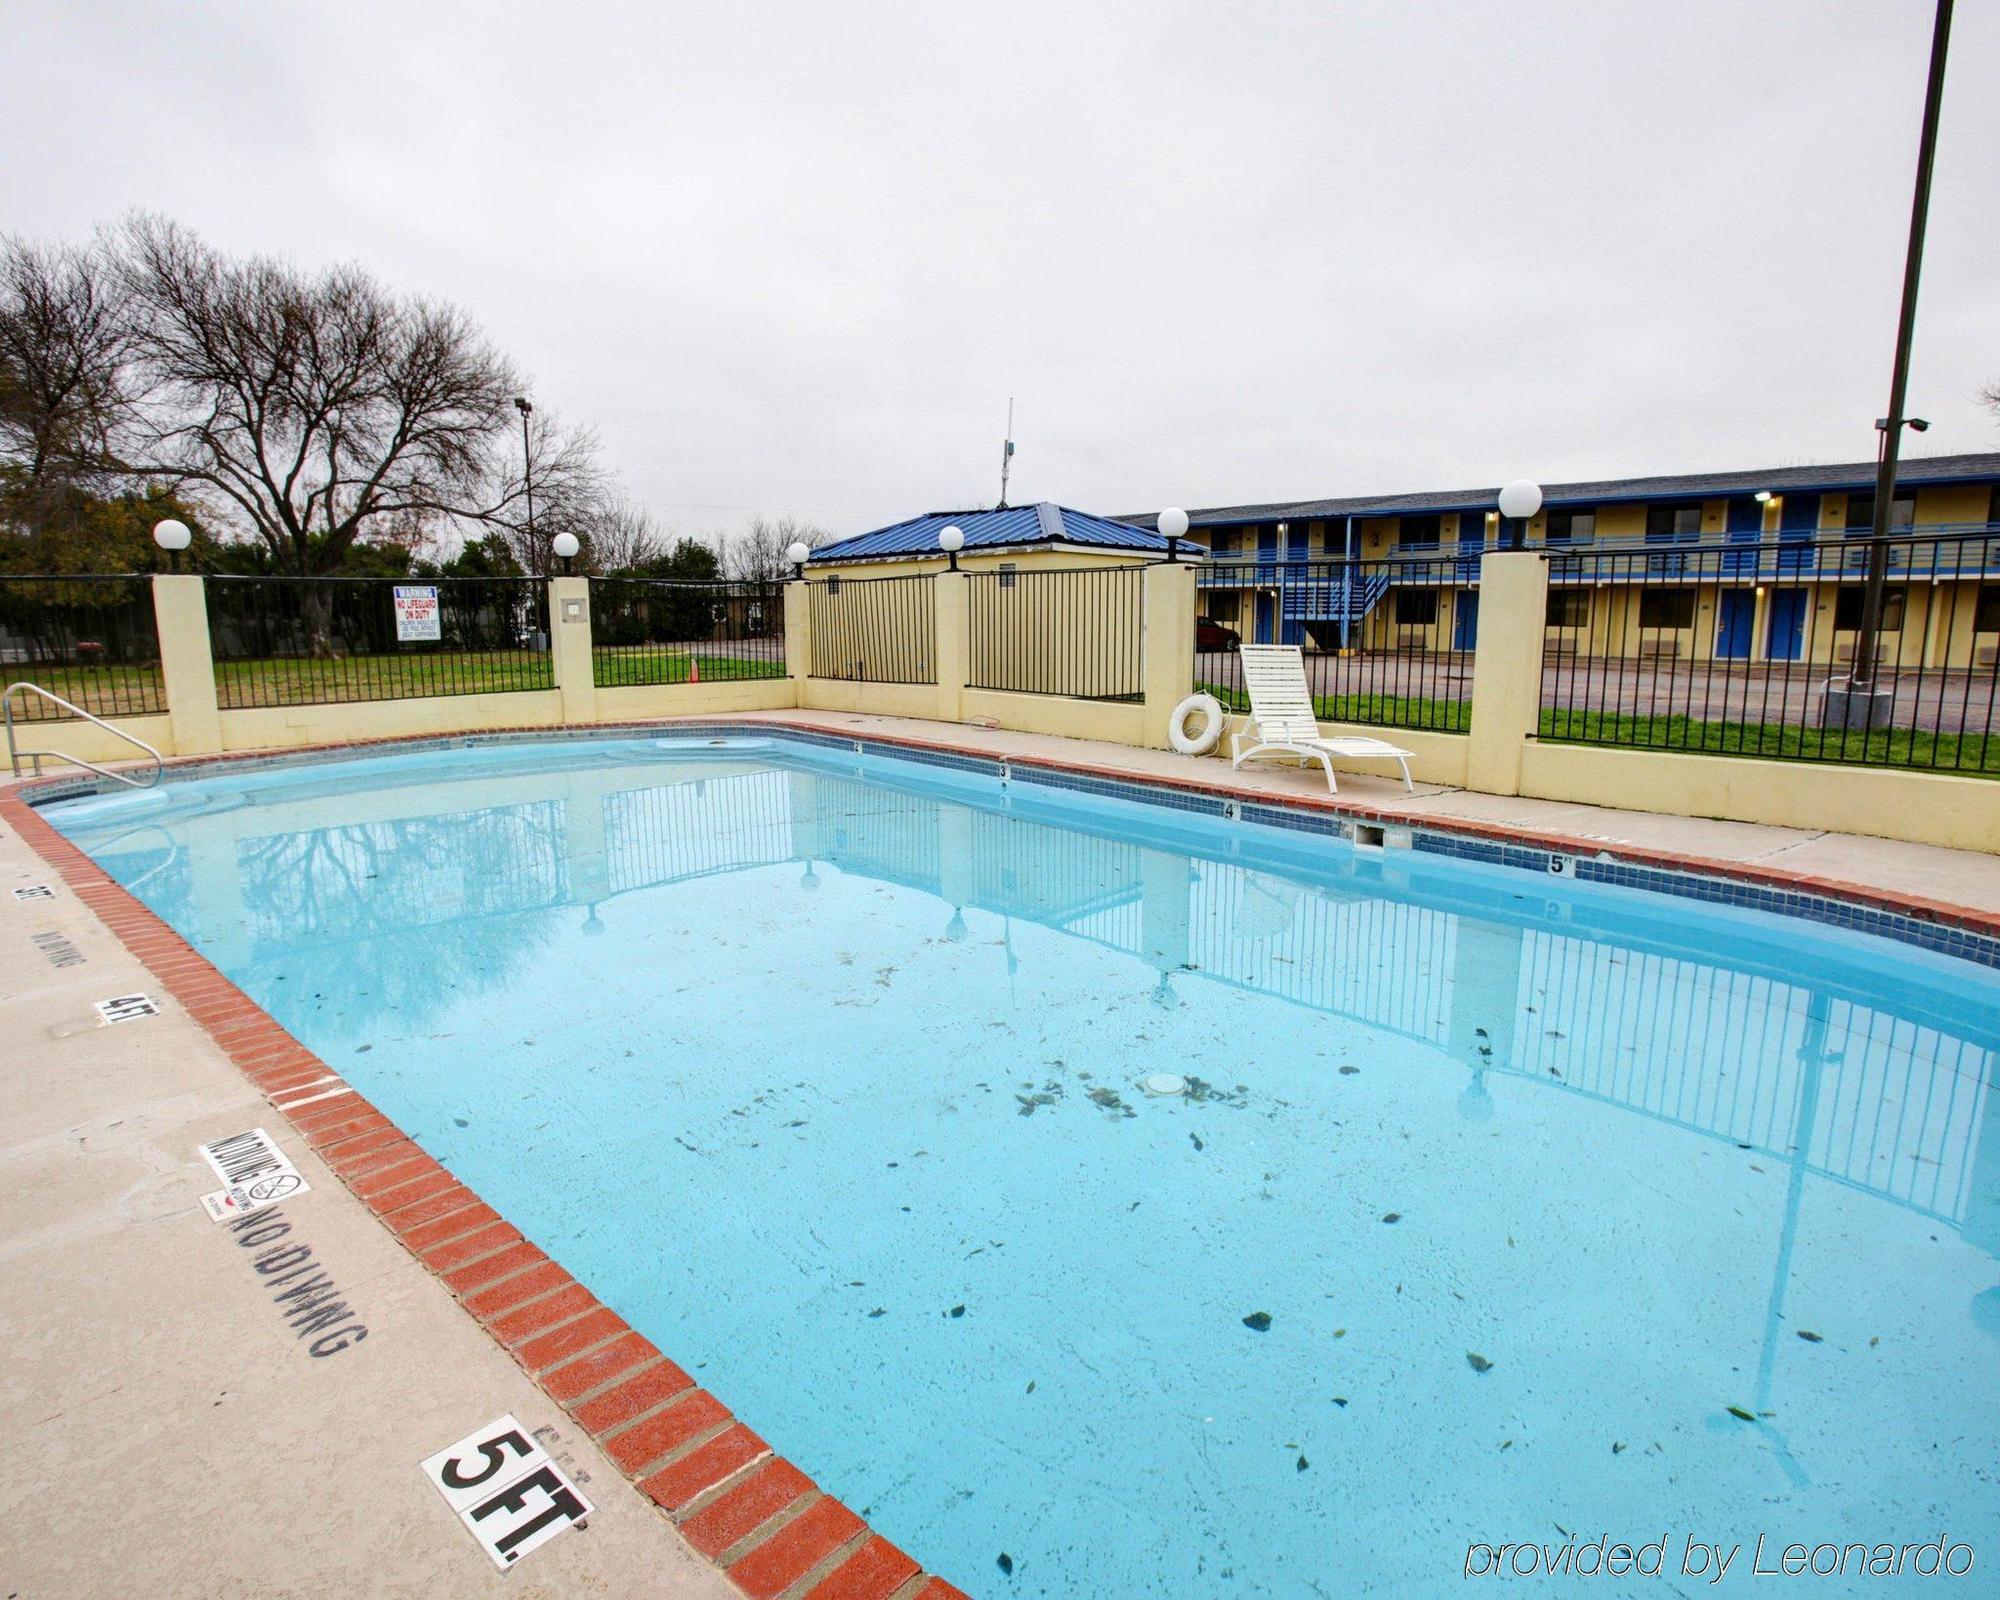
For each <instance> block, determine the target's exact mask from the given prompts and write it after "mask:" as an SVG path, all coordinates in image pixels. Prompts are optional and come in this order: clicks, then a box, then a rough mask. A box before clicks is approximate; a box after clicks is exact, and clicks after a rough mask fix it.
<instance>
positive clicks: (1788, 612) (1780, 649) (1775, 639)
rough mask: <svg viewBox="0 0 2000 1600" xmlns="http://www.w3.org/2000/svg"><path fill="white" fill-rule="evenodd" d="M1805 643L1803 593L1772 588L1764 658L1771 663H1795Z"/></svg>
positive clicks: (1804, 599) (1804, 592)
mask: <svg viewBox="0 0 2000 1600" xmlns="http://www.w3.org/2000/svg"><path fill="white" fill-rule="evenodd" d="M1805 642H1806V591H1805V590H1803V589H1773V590H1772V591H1771V623H1770V631H1769V633H1768V634H1767V635H1766V638H1765V647H1764V653H1765V655H1767V656H1769V657H1770V658H1771V659H1772V660H1773V661H1796V660H1798V659H1799V655H1800V653H1801V652H1802V651H1803V650H1804V648H1805Z"/></svg>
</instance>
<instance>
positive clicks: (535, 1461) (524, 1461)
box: [423, 1416, 593, 1572]
mask: <svg viewBox="0 0 2000 1600" xmlns="http://www.w3.org/2000/svg"><path fill="white" fill-rule="evenodd" d="M423 1469H424V1476H425V1477H427V1478H429V1479H430V1480H431V1485H432V1487H434V1488H435V1489H436V1490H437V1492H438V1493H439V1494H441V1495H443V1496H444V1502H445V1504H446V1505H448V1506H450V1507H451V1509H452V1510H453V1511H455V1512H456V1513H457V1514H458V1520H459V1521H460V1522H462V1523H464V1524H465V1529H466V1532H468V1533H470V1534H471V1535H472V1537H473V1538H475V1539H477V1540H478V1541H479V1548H480V1549H482V1550H484V1551H485V1552H486V1553H487V1555H489V1556H491V1557H492V1558H493V1564H494V1565H495V1566H496V1567H498V1568H499V1569H500V1570H501V1571H502V1572H505V1571H507V1570H508V1569H509V1568H510V1567H512V1566H513V1565H514V1564H515V1563H516V1562H517V1561H519V1560H520V1558H521V1557H522V1556H524V1555H526V1554H527V1553H528V1552H529V1551H530V1550H536V1549H539V1548H540V1547H541V1546H543V1545H545V1544H547V1543H548V1542H549V1540H551V1539H553V1538H554V1537H555V1536H556V1535H557V1534H559V1533H561V1532H562V1531H563V1530H564V1529H565V1528H569V1527H573V1526H575V1525H576V1524H578V1523H580V1522H582V1521H583V1519H584V1518H585V1517H587V1516H589V1515H590V1513H591V1511H592V1509H593V1507H592V1506H591V1504H590V1502H589V1501H588V1500H586V1499H584V1497H583V1496H582V1495H581V1494H579V1493H577V1491H576V1487H575V1485H573V1484H572V1483H571V1482H570V1481H569V1480H568V1479H567V1478H565V1477H564V1476H563V1475H562V1469H561V1468H560V1467H558V1466H557V1465H556V1464H555V1462H553V1461H551V1460H550V1459H549V1453H548V1452H547V1451H546V1450H544V1449H543V1448H542V1447H541V1446H540V1445H538V1444H536V1443H535V1441H534V1440H533V1439H531V1438H529V1437H528V1433H527V1430H526V1429H525V1428H523V1427H522V1426H521V1425H520V1423H518V1422H516V1421H515V1420H514V1419H513V1417H511V1416H505V1417H502V1418H500V1419H499V1420H498V1421H497V1422H489V1423H488V1424H487V1425H486V1426H485V1427H483V1428H481V1429H480V1430H479V1431H478V1432H477V1433H470V1434H467V1435H466V1436H465V1437H464V1438H463V1439H461V1440H459V1441H458V1443H457V1444H455V1445H452V1446H450V1447H449V1448H447V1449H444V1450H440V1451H439V1452H438V1453H437V1454H436V1455H434V1456H431V1457H430V1458H429V1459H428V1460H426V1461H425V1462H424V1463H423Z"/></svg>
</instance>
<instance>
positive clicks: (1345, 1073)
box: [1340, 1061, 1361, 1078]
mask: <svg viewBox="0 0 2000 1600" xmlns="http://www.w3.org/2000/svg"><path fill="white" fill-rule="evenodd" d="M1360 1070H1361V1069H1360V1068H1359V1067H1350V1066H1349V1065H1348V1064H1347V1063H1346V1062H1344V1061H1343V1062H1342V1063H1341V1064H1340V1075H1341V1076H1342V1077H1343V1078H1351V1077H1353V1076H1354V1075H1355V1073H1357V1072H1359V1071H1360Z"/></svg>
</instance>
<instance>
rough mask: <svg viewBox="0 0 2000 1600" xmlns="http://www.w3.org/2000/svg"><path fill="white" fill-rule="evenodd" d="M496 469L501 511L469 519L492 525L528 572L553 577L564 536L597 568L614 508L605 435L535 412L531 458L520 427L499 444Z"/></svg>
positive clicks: (496, 502) (495, 499)
mask: <svg viewBox="0 0 2000 1600" xmlns="http://www.w3.org/2000/svg"><path fill="white" fill-rule="evenodd" d="M495 463H496V468H495V479H494V484H493V488H492V489H491V491H490V492H489V499H490V500H491V502H492V506H493V509H492V510H490V511H484V512H477V513H466V514H467V515H476V516H478V517H479V518H480V519H481V520H482V521H485V522H487V523H489V524H491V526H492V527H493V529H494V530H495V531H497V532H498V533H499V534H500V536H501V537H502V538H503V539H505V540H506V541H507V548H508V549H509V550H511V551H512V552H513V553H514V559H515V560H516V561H518V562H519V563H520V564H521V570H522V571H523V572H532V573H534V574H535V575H536V576H537V577H542V578H546V577H548V576H549V575H550V574H551V573H552V572H554V571H556V569H557V566H558V561H557V557H556V554H555V549H554V545H555V538H556V535H557V534H559V533H572V534H575V535H576V539H577V542H578V543H579V544H581V545H583V546H585V551H584V565H585V570H589V569H590V568H591V566H592V560H591V555H590V547H591V545H592V541H593V538H594V536H595V534H596V532H597V530H598V528H599V527H600V526H601V525H602V523H603V521H604V519H605V517H606V516H607V515H609V514H610V512H611V510H612V508H613V504H614V502H613V499H612V495H611V489H610V485H609V483H608V482H607V480H606V478H605V475H604V471H603V469H602V467H600V466H599V464H598V456H597V435H596V434H595V433H593V432H592V431H591V430H590V429H588V428H573V427H570V426H568V425H567V424H565V423H564V422H563V421H562V420H561V419H560V418H559V417H557V416H556V415H555V414H554V413H552V412H550V411H547V410H537V411H534V412H533V413H531V414H530V418H529V427H528V439H527V446H526V453H525V455H524V454H523V449H522V443H521V435H520V430H519V429H518V427H517V428H514V429H513V430H511V431H510V433H509V434H508V436H507V437H506V439H504V440H502V441H500V442H499V444H498V445H497V447H496V450H495ZM530 490H532V491H533V493H532V494H530V492H529V491H530ZM531 502H532V510H533V519H532V521H531V520H530V517H529V511H530V503H531ZM597 564H598V565H601V564H602V563H601V562H599V563H597Z"/></svg>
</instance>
